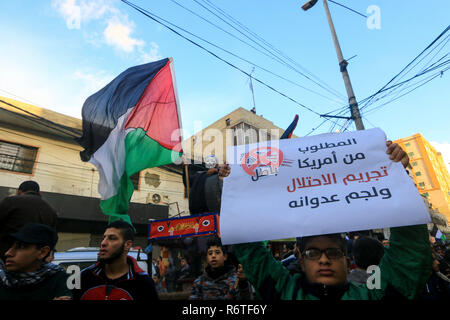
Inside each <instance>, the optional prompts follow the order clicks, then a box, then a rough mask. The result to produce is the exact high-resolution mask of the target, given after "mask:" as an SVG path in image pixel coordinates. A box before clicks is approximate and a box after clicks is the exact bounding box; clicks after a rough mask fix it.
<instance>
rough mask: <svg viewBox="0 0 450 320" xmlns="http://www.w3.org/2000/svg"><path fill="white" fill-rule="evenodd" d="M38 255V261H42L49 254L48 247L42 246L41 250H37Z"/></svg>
mask: <svg viewBox="0 0 450 320" xmlns="http://www.w3.org/2000/svg"><path fill="white" fill-rule="evenodd" d="M39 251H40V252H39V255H38V258H39V259H40V260H43V259H44V258H45V257H46V256H47V255H48V254H49V253H50V251H51V250H50V247H49V246H44V247H42V248H40V249H39Z"/></svg>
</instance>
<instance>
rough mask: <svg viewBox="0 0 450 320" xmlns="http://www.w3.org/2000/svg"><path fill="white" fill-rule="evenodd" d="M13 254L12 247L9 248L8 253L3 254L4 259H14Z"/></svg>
mask: <svg viewBox="0 0 450 320" xmlns="http://www.w3.org/2000/svg"><path fill="white" fill-rule="evenodd" d="M14 254H15V250H14V247H11V248H9V249H8V251H6V252H5V257H6V258H9V257H14Z"/></svg>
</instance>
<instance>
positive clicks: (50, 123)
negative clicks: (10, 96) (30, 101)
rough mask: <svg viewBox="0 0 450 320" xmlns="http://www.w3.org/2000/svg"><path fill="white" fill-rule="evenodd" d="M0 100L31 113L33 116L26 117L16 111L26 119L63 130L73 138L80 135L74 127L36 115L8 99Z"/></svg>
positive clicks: (62, 131)
mask: <svg viewBox="0 0 450 320" xmlns="http://www.w3.org/2000/svg"><path fill="white" fill-rule="evenodd" d="M0 102H2V103H4V104H6V105H8V106H10V107H13V108H16V109H18V110H20V111H22V112H25V113H26V114H29V115H31V116H32V117H27V118H25V116H24V115H22V114H20V113H14V114H15V115H18V116H21V117H23V118H25V119H28V120H31V121H34V122H36V123H39V124H41V125H43V126H45V127H47V128H50V129H53V130H56V131H59V132H61V133H64V134H67V135H72V138H77V137H79V135H78V134H77V135H75V133H76V131H75V130H74V129H72V128H69V127H66V126H63V125H60V124H59V123H56V122H53V121H50V120H48V119H46V118H43V117H40V116H38V115H36V114H34V113H32V112H30V111H28V110H25V109H23V108H20V107H18V106H16V105H14V104H11V103H9V102H6V101H4V100H1V99H0ZM0 108H1V109H3V110H6V111H9V112H11V111H10V110H8V109H6V108H3V107H0Z"/></svg>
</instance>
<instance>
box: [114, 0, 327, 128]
mask: <svg viewBox="0 0 450 320" xmlns="http://www.w3.org/2000/svg"><path fill="white" fill-rule="evenodd" d="M121 1H122V2H123V3H125V4H127V5H128V6H130V7H132V8H133V9H135V10H136V11H138V12H140V13H142V14H143V15H145V16H147V17H148V18H150V19H152V20H153V21H155V22H157V23H159V24H161V25H163V26H164V27H166V28H167V29H169V30H170V31H172V32H174V33H175V34H177V35H178V36H180V37H182V38H183V39H185V40H187V41H189V42H190V43H192V44H193V45H195V46H197V47H199V48H200V49H202V50H204V51H206V52H207V53H209V54H210V55H212V56H213V57H215V58H217V59H218V60H220V61H222V62H224V63H226V64H227V65H229V66H230V67H232V68H234V69H236V70H238V71H240V72H242V73H243V74H245V75H246V76H248V77H249V76H250V74H249V73H248V72H246V71H244V70H242V69H241V68H239V67H237V66H235V65H234V64H232V63H231V62H228V61H227V60H225V59H223V58H221V57H219V56H218V55H217V54H215V53H214V52H212V51H210V50H208V49H206V48H205V47H203V46H201V45H200V44H198V43H196V42H195V41H193V40H191V39H189V38H187V37H185V36H183V35H182V34H180V33H179V32H177V31H176V30H174V29H173V28H171V27H169V26H167V25H166V24H164V23H162V22H161V21H159V20H158V19H157V18H155V17H154V15H153V14H152V13H150V12H148V10H145V9H142V8H140V7H139V6H137V5H135V4H133V3H131V2H129V1H127V0H121ZM252 79H254V80H255V81H257V82H259V83H260V84H262V85H263V86H265V87H267V88H269V89H270V90H272V91H274V92H276V93H278V94H279V95H281V96H283V97H285V98H286V99H289V100H290V101H292V102H294V103H295V104H297V105H299V106H300V107H302V108H304V109H306V110H308V111H310V112H312V113H314V114H316V115H318V116H320V114H319V113H318V112H316V111H314V110H313V109H311V108H310V107H307V106H306V105H304V104H302V103H300V102H298V101H296V100H295V99H293V98H291V97H289V96H287V95H286V94H284V93H282V92H280V91H278V90H277V89H275V88H273V87H271V86H270V85H268V84H266V83H265V82H263V81H261V80H259V79H258V78H255V77H252ZM327 120H328V121H331V122H333V120H330V119H327Z"/></svg>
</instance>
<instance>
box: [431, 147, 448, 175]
mask: <svg viewBox="0 0 450 320" xmlns="http://www.w3.org/2000/svg"><path fill="white" fill-rule="evenodd" d="M430 144H431V145H432V146H433V147H434V148H435V149H436V151H437V152H440V153H442V157H443V158H444V162H445V164H446V165H447V170H448V172H449V173H450V143H449V142H443V143H440V142H436V141H430Z"/></svg>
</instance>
